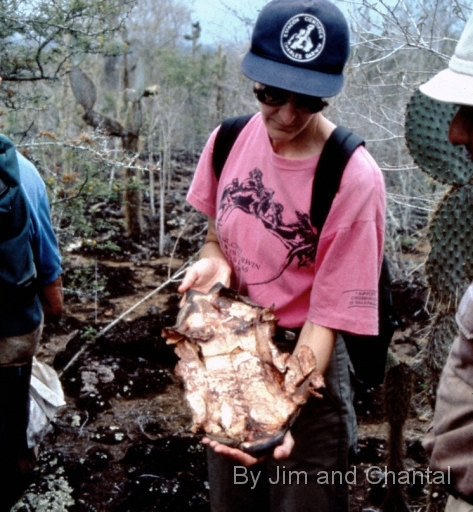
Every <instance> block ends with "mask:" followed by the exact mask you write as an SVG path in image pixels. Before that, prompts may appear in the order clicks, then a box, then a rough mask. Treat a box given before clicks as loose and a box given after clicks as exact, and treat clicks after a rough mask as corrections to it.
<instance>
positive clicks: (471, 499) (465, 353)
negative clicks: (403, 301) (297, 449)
mask: <svg viewBox="0 0 473 512" xmlns="http://www.w3.org/2000/svg"><path fill="white" fill-rule="evenodd" d="M419 89H420V91H421V92H422V93H423V94H424V95H425V96H427V97H428V98H432V99H433V100H435V101H439V102H446V103H452V104H454V105H457V106H458V109H457V111H456V113H455V115H454V117H453V119H452V121H451V122H450V124H449V128H448V139H449V141H450V142H451V143H452V144H453V145H455V146H462V147H464V150H465V154H466V156H467V158H468V159H469V160H470V161H473V15H472V16H471V17H470V18H469V20H468V22H467V24H466V26H465V28H464V30H463V33H462V35H461V37H460V40H459V41H458V44H457V46H456V49H455V53H454V55H453V56H452V58H451V59H450V62H449V66H448V68H447V69H444V70H443V71H440V72H439V73H437V74H436V75H435V76H434V77H433V78H432V79H431V80H429V81H428V82H426V83H425V84H423V85H421V86H420V87H419ZM456 321H457V324H458V327H459V330H458V335H457V337H456V339H455V340H454V342H453V345H452V348H451V350H450V353H449V355H448V358H447V361H446V364H445V367H444V369H443V372H442V375H441V377H440V381H439V385H438V388H437V397H436V405H435V412H434V418H433V421H432V424H431V425H430V427H429V430H428V432H427V435H426V437H425V439H424V447H425V448H426V450H427V452H428V453H429V455H430V469H432V470H433V471H440V472H443V473H444V474H445V477H446V478H445V480H444V482H445V484H446V488H447V490H448V492H449V497H448V500H447V506H446V509H445V510H446V511H447V512H473V435H472V433H473V414H472V411H473V345H472V340H473V284H471V285H470V286H469V287H468V289H467V290H466V292H465V294H464V295H463V298H462V299H461V301H460V304H459V307H458V310H457V314H456Z"/></svg>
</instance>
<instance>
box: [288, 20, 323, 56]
mask: <svg viewBox="0 0 473 512" xmlns="http://www.w3.org/2000/svg"><path fill="white" fill-rule="evenodd" d="M281 47H282V49H283V52H284V53H285V55H286V56H287V57H288V58H289V59H291V60H293V61H296V62H310V61H311V60H314V59H315V58H317V57H318V56H319V55H320V53H321V52H322V50H323V49H324V47H325V29H324V26H323V25H322V23H321V21H320V20H319V19H318V18H316V17H315V16H312V14H298V15H297V16H293V17H292V18H291V19H290V20H289V21H288V22H287V23H286V24H285V25H284V28H283V30H282V32H281Z"/></svg>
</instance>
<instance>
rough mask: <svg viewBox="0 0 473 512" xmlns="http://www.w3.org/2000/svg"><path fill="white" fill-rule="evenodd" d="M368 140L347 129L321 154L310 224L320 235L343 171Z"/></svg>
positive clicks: (340, 130)
mask: <svg viewBox="0 0 473 512" xmlns="http://www.w3.org/2000/svg"><path fill="white" fill-rule="evenodd" d="M361 144H363V145H364V144H365V141H364V140H363V139H362V138H361V137H359V136H358V135H355V134H354V133H352V132H351V131H350V130H348V128H345V127H344V126H337V128H335V130H333V132H332V133H331V135H330V137H329V138H328V140H327V142H326V143H325V146H324V148H323V150H322V154H321V155H320V159H319V163H318V164H317V170H316V172H315V177H314V181H313V185H312V202H311V209H310V221H311V222H312V225H313V226H314V227H316V228H317V232H318V233H320V231H321V230H322V226H323V225H324V223H325V220H326V218H327V215H328V213H329V211H330V208H331V206H332V202H333V199H334V198H335V195H336V193H337V191H338V189H339V187H340V182H341V180H342V175H343V171H344V170H345V167H346V165H347V163H348V160H350V157H351V155H352V154H353V152H354V151H355V149H356V148H357V147H358V146H360V145H361Z"/></svg>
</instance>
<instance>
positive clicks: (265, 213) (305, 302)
mask: <svg viewBox="0 0 473 512" xmlns="http://www.w3.org/2000/svg"><path fill="white" fill-rule="evenodd" d="M215 135H216V131H214V133H213V134H212V135H211V137H210V138H209V141H208V142H207V145H206V147H205V148H204V151H203V153H202V155H201V158H200V161H199V164H198V166H197V169H196V172H195V175H194V179H193V182H192V185H191V188H190V190H189V193H188V196H187V200H188V202H189V203H190V204H191V205H192V206H194V207H195V208H196V209H197V210H199V211H201V212H203V213H204V214H206V215H208V216H210V217H213V218H215V219H216V225H217V232H218V237H219V242H220V247H221V249H222V250H223V252H224V254H225V256H226V258H227V260H228V261H229V263H230V265H231V266H232V268H233V272H234V283H233V286H234V287H235V288H236V289H237V290H238V291H239V292H240V293H242V294H245V295H248V296H249V297H250V299H251V300H253V301H254V302H256V303H257V304H259V305H261V306H265V307H266V306H270V305H274V306H275V314H276V315H277V317H278V318H279V325H282V326H284V327H288V328H290V327H301V326H302V325H303V323H304V322H305V320H306V319H308V320H310V321H311V322H313V323H315V324H318V325H322V326H324V327H328V328H331V329H335V330H342V331H348V332H351V333H354V334H377V330H378V319H377V318H378V309H377V301H378V293H377V291H378V275H379V269H380V266H381V261H382V254H383V238H384V214H385V190H384V180H383V176H382V173H381V171H380V169H379V167H378V166H377V165H376V163H375V161H374V160H373V158H372V157H371V156H370V155H369V153H368V152H367V151H366V150H365V149H364V147H360V148H358V149H357V150H356V151H355V153H354V154H353V156H352V158H351V159H350V161H349V163H348V165H347V167H346V169H345V171H344V173H343V178H342V182H341V185H340V188H339V191H338V193H337V195H336V196H335V199H334V201H333V204H332V208H331V210H330V213H329V215H328V217H327V220H326V221H325V224H324V226H323V228H322V232H321V235H320V238H319V241H318V246H317V251H315V246H316V242H317V232H316V229H315V228H313V227H312V226H311V224H310V221H309V212H310V203H311V196H312V182H313V178H314V174H315V172H314V170H315V168H316V165H317V162H318V160H319V157H320V155H315V156H312V157H310V158H304V159H287V158H283V157H281V156H279V155H277V154H276V153H274V151H273V150H272V147H271V144H270V140H269V137H268V134H267V131H266V128H265V126H264V124H263V122H262V119H261V116H260V115H259V114H257V115H256V116H255V117H253V118H252V119H251V120H250V122H249V123H248V124H247V125H246V127H245V128H244V129H243V131H242V132H241V134H240V136H239V137H238V139H237V141H236V142H235V144H234V146H233V148H232V151H231V152H230V154H229V156H228V158H227V161H226V164H225V167H224V170H223V172H222V175H221V177H220V180H219V181H218V183H217V179H216V177H215V175H214V172H213V168H212V153H213V145H214V140H215ZM315 252H316V254H315Z"/></svg>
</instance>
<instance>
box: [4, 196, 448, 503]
mask: <svg viewBox="0 0 473 512" xmlns="http://www.w3.org/2000/svg"><path fill="white" fill-rule="evenodd" d="M182 203H183V197H182V194H180V195H179V194H177V195H176V203H175V205H174V206H175V208H174V210H172V214H169V218H170V220H169V221H168V226H167V227H168V230H169V232H170V234H171V240H172V237H173V236H174V237H176V236H177V234H178V233H181V226H180V223H179V222H178V219H179V218H180V216H181V215H182V216H184V215H187V216H188V214H187V212H186V211H184V210H182V209H181V210H180V208H183V207H181V206H180V205H181V204H182ZM103 213H106V212H103ZM194 222H195V226H194V227H191V228H188V231H187V233H186V235H185V236H184V237H182V240H180V241H179V242H178V243H177V244H175V249H176V251H175V253H176V254H178V255H179V258H181V259H170V258H162V257H159V256H158V255H157V251H156V248H157V240H156V237H155V233H153V232H152V231H150V233H149V234H148V237H147V239H146V241H145V240H140V241H139V242H137V243H131V242H128V241H126V237H124V236H123V235H121V237H118V239H119V240H121V242H118V240H117V243H119V245H121V251H120V252H119V253H118V254H116V255H114V256H113V255H110V254H107V253H105V254H103V253H95V254H94V253H93V251H90V249H89V248H87V250H86V248H85V247H84V246H82V247H79V248H76V249H74V250H72V251H70V252H68V253H67V255H66V257H65V273H64V277H65V289H66V307H65V314H64V317H63V319H62V320H61V322H60V324H59V325H58V326H47V327H46V329H45V332H44V336H43V344H42V347H41V351H40V353H39V354H38V358H39V359H41V360H43V361H46V362H48V363H49V364H51V365H52V366H54V367H55V368H56V370H57V371H58V372H59V374H60V376H61V381H62V384H63V388H64V391H65V394H66V401H67V404H66V406H65V407H63V408H62V409H61V410H60V411H59V413H58V415H57V417H56V418H55V420H54V422H53V424H52V428H51V432H50V433H49V434H48V435H47V436H46V438H45V439H44V442H43V443H42V445H41V449H40V456H39V460H38V465H37V467H36V469H35V470H34V473H33V476H32V481H31V484H30V486H29V487H28V488H27V489H26V491H25V494H24V496H23V497H22V499H21V500H20V501H19V502H18V504H17V505H16V506H15V507H14V509H13V510H17V511H25V512H26V511H33V510H34V511H48V510H51V511H52V510H55V511H74V512H75V511H100V512H108V511H114V512H122V511H123V512H125V511H130V512H131V511H133V512H135V511H142V512H146V511H168V510H169V511H181V510H182V511H185V510H192V511H201V512H204V511H208V510H209V504H208V483H207V478H206V465H205V455H204V451H203V448H202V445H201V443H200V441H199V438H198V436H195V435H193V434H191V433H190V432H189V426H190V424H191V417H190V412H189V409H188V407H187V405H186V403H185V401H184V399H183V392H182V386H181V383H180V381H179V380H178V379H177V378H176V377H175V375H174V373H173V368H174V365H175V363H176V357H175V355H174V354H173V352H172V349H170V348H169V347H168V346H166V344H165V342H164V340H163V338H162V337H161V329H162V328H163V327H164V326H171V325H173V324H174V321H175V317H176V313H177V308H178V301H179V295H178V294H177V293H176V289H177V283H176V280H174V281H172V282H168V281H169V274H171V275H172V274H174V273H175V272H176V270H178V269H179V268H180V266H181V264H182V263H183V261H184V260H185V259H186V258H187V257H188V256H189V255H190V254H192V253H193V252H194V251H195V250H196V248H197V247H198V245H199V243H200V242H201V239H202V227H203V224H202V219H199V218H196V219H194ZM174 239H175V238H174ZM173 243H174V242H173ZM90 265H92V267H93V272H92V274H91V275H90V276H89V278H90V279H92V280H95V283H96V285H97V286H96V288H99V291H97V290H96V291H95V292H94V293H85V291H84V293H82V294H81V293H78V292H77V286H78V285H77V281H74V280H73V277H72V276H76V275H78V274H80V271H81V269H82V270H83V269H85V268H87V267H88V266H90ZM91 276H92V277H91ZM74 279H75V277H74ZM97 283H100V287H99V286H98V284H97ZM164 283H167V284H165V286H162V285H163V284H164ZM158 287H160V291H158V292H156V293H154V294H152V292H153V291H156V290H157V289H158ZM80 289H82V290H85V284H83V285H82V287H81V288H80ZM425 293H426V292H425V288H424V287H423V285H422V282H421V280H419V281H418V282H414V281H412V282H410V283H395V286H394V294H395V296H394V298H395V302H396V303H397V306H398V312H399V314H400V317H401V320H402V325H401V328H400V329H399V331H398V332H397V333H396V336H395V340H394V342H393V343H392V351H393V353H394V354H395V355H396V357H397V359H398V360H399V361H401V362H403V363H404V364H405V365H406V368H407V369H408V378H409V379H411V382H412V393H411V394H410V395H409V397H408V404H409V407H407V406H406V408H405V410H406V411H407V412H408V414H407V421H406V422H405V425H401V430H402V429H403V436H402V442H401V446H400V447H399V446H398V448H397V449H400V450H401V452H402V454H403V455H402V460H403V467H402V468H398V470H399V469H402V470H403V471H404V472H405V475H410V476H409V477H407V476H406V478H405V480H404V482H401V483H399V485H396V486H392V485H390V483H389V482H390V480H389V478H387V477H386V474H385V472H386V471H387V470H388V469H389V468H390V460H391V459H390V457H389V454H390V450H389V446H390V431H392V429H393V428H394V429H395V428H397V429H398V430H399V421H398V422H397V427H396V425H395V424H394V423H393V421H391V424H390V422H389V420H388V418H387V416H386V413H385V405H384V388H383V386H380V387H379V388H376V389H370V390H362V389H359V390H358V391H357V395H356V398H355V404H356V408H357V413H358V420H359V447H360V451H359V455H358V459H357V460H356V463H355V465H354V466H353V479H352V480H353V481H352V485H351V503H352V511H353V512H362V511H363V512H376V511H378V510H382V503H383V501H384V500H385V499H386V497H387V496H388V499H389V500H395V497H396V496H398V497H399V496H401V497H405V502H406V503H408V504H409V506H410V509H411V510H412V511H424V510H427V503H428V501H429V495H432V496H433V498H432V497H431V498H430V499H436V500H437V501H438V502H441V501H442V499H443V493H442V491H441V490H440V489H437V488H434V487H433V486H432V485H430V482H428V480H427V476H426V475H425V470H426V458H425V454H424V452H423V450H422V447H421V444H420V443H421V439H422V437H423V435H424V432H425V430H426V428H427V425H428V422H429V419H430V415H431V409H430V406H429V403H428V398H427V396H426V393H425V383H424V381H423V378H422V376H421V375H419V374H418V373H416V372H415V371H413V369H415V367H416V362H418V361H419V357H420V354H421V351H422V346H423V345H422V343H423V341H422V333H423V329H425V325H426V322H427V320H428V318H427V316H426V314H425V311H424V304H425ZM149 294H152V295H151V296H150V297H149V298H148V299H147V300H144V301H142V299H143V298H145V297H146V296H147V295H149ZM140 301H142V302H141V303H140ZM135 306H136V307H135ZM133 307H134V309H133V310H132V311H130V312H129V313H128V314H126V315H125V316H124V318H122V319H121V320H119V321H117V319H118V318H120V316H121V315H122V314H123V313H125V312H127V311H129V310H130V308H133ZM73 358H75V359H74V362H73V363H72V364H70V361H71V360H72V359H73ZM409 389H411V388H409ZM389 396H390V400H391V401H392V402H390V403H396V402H397V401H398V400H399V401H400V400H401V398H397V397H396V396H395V393H394V397H393V395H392V393H391V394H390V395H389ZM393 425H394V426H393ZM414 473H416V474H417V478H413V475H414ZM421 475H424V478H421ZM411 477H412V478H411ZM393 496H394V497H393ZM398 510H401V508H398ZM405 510H407V508H406V509H405Z"/></svg>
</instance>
